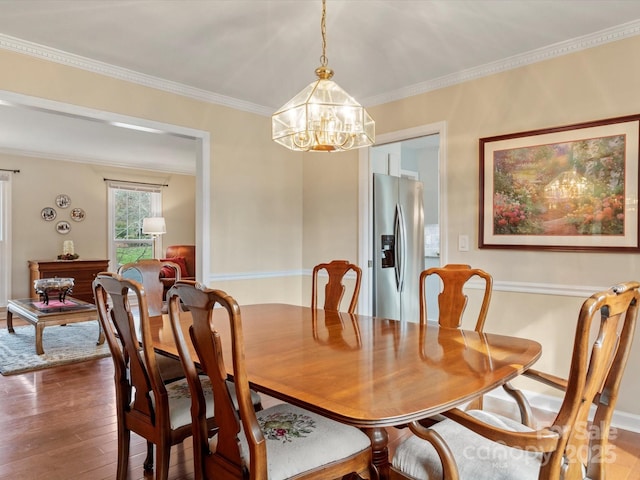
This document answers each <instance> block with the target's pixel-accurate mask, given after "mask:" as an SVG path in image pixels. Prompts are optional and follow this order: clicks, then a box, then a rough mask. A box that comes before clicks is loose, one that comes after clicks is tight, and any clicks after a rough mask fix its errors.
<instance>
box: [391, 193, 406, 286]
mask: <svg viewBox="0 0 640 480" xmlns="http://www.w3.org/2000/svg"><path fill="white" fill-rule="evenodd" d="M394 233H395V235H396V285H397V287H398V292H402V291H403V290H404V276H405V270H406V265H405V263H406V262H405V260H406V258H405V256H406V252H407V225H406V223H405V218H404V209H403V208H402V205H399V204H398V205H396V232H394Z"/></svg>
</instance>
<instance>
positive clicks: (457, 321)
mask: <svg viewBox="0 0 640 480" xmlns="http://www.w3.org/2000/svg"><path fill="white" fill-rule="evenodd" d="M430 276H438V277H440V280H441V282H442V289H441V291H440V293H439V294H438V324H439V325H440V326H441V327H446V328H460V326H461V324H462V317H463V314H464V311H465V309H466V307H467V303H468V300H469V298H468V296H467V295H466V294H465V293H464V287H465V285H467V284H468V282H469V280H471V279H472V278H474V277H477V278H479V279H480V280H482V281H483V282H484V294H483V297H482V304H481V306H480V312H479V314H478V318H477V319H476V324H475V330H476V331H477V332H481V331H482V329H483V328H484V322H485V320H486V319H487V312H488V311H489V303H490V301H491V293H492V290H493V278H492V277H491V275H489V274H488V273H487V272H485V271H484V270H481V269H479V268H471V266H470V265H463V264H448V265H445V266H444V267H433V268H429V269H427V270H424V271H423V272H421V273H420V323H425V322H426V321H427V320H428V311H427V303H428V302H427V293H426V290H427V289H426V283H427V279H428V278H429V277H430Z"/></svg>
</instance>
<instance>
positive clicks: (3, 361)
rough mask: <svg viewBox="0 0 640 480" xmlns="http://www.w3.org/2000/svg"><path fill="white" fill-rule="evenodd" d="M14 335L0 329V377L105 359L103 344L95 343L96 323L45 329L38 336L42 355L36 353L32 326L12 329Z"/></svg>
mask: <svg viewBox="0 0 640 480" xmlns="http://www.w3.org/2000/svg"><path fill="white" fill-rule="evenodd" d="M15 331H16V333H9V332H8V331H7V329H6V328H5V327H3V328H0V373H2V375H15V374H17V373H24V372H30V371H33V370H42V369H45V368H50V367H55V366H58V365H66V364H69V363H77V362H83V361H85V360H92V359H94V358H103V357H108V356H109V355H110V354H111V352H109V347H108V345H107V342H106V341H105V343H103V344H102V345H96V342H97V341H98V322H97V320H93V321H89V322H78V323H70V324H68V325H64V326H63V325H55V326H52V327H46V328H45V329H44V332H43V335H42V346H43V348H44V354H42V355H38V354H37V353H36V339H35V335H36V329H35V327H33V326H30V325H29V326H20V327H15Z"/></svg>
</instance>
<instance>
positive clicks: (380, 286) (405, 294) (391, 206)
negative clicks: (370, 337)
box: [373, 173, 424, 322]
mask: <svg viewBox="0 0 640 480" xmlns="http://www.w3.org/2000/svg"><path fill="white" fill-rule="evenodd" d="M423 191H424V187H423V185H422V182H418V181H415V180H410V179H407V178H401V177H392V176H389V175H382V174H377V173H376V174H374V175H373V238H374V245H373V258H374V259H373V269H374V272H373V314H374V315H375V316H377V317H384V318H391V319H395V320H406V321H410V322H419V321H420V288H419V280H420V272H421V271H422V270H423V269H424V206H423V198H424V195H423Z"/></svg>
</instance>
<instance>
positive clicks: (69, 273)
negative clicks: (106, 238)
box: [29, 260, 109, 303]
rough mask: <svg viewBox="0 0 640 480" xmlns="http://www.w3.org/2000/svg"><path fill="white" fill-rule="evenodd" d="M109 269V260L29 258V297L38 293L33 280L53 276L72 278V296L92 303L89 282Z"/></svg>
mask: <svg viewBox="0 0 640 480" xmlns="http://www.w3.org/2000/svg"><path fill="white" fill-rule="evenodd" d="M108 270H109V260H29V292H30V295H31V298H34V299H37V298H38V294H37V293H36V291H35V290H34V288H33V282H34V280H39V279H41V278H53V277H71V278H73V279H74V286H73V293H72V294H71V295H72V296H73V297H74V298H79V299H80V300H84V301H85V302H89V303H94V301H93V290H92V287H91V283H92V282H93V279H94V278H95V277H96V275H97V274H98V273H100V272H106V271H108Z"/></svg>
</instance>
